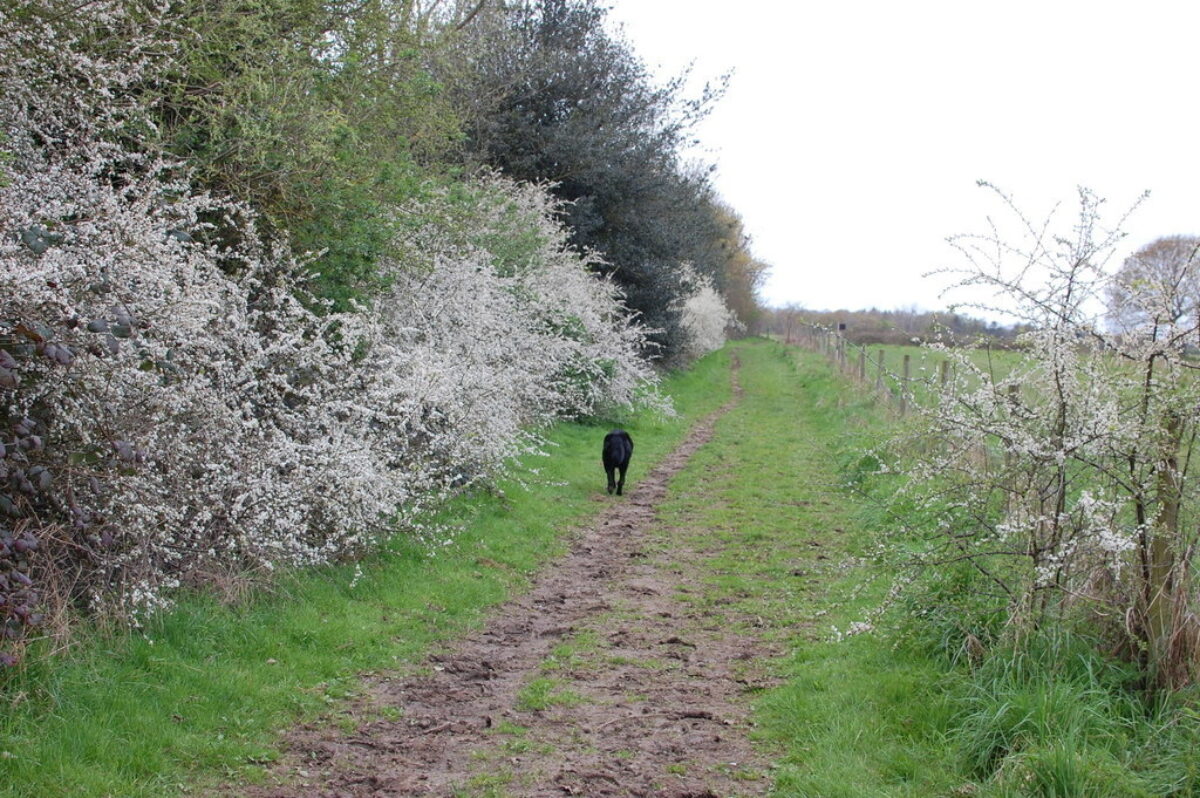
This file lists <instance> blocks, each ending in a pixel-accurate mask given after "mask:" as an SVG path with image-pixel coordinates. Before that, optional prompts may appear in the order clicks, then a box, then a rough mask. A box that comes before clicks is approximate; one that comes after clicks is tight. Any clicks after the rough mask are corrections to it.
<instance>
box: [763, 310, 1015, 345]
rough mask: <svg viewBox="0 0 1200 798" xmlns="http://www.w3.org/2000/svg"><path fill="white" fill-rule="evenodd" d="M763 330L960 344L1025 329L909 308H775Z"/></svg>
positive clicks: (1004, 337) (1000, 338)
mask: <svg viewBox="0 0 1200 798" xmlns="http://www.w3.org/2000/svg"><path fill="white" fill-rule="evenodd" d="M762 320H763V327H762V332H764V333H767V334H770V335H777V336H779V337H781V338H789V337H794V336H795V335H797V334H798V333H799V332H800V330H802V329H806V328H809V327H812V326H817V327H822V328H825V329H830V330H840V331H841V332H842V334H843V335H844V336H845V337H846V339H847V340H848V341H851V342H852V343H856V344H906V343H912V342H913V339H914V338H916V339H919V340H921V341H927V340H932V339H934V338H936V337H938V336H941V337H943V338H945V337H950V338H953V339H954V340H956V341H958V342H960V343H970V342H971V341H973V340H978V339H983V340H987V341H990V342H993V343H997V344H1001V345H1004V344H1011V343H1013V342H1014V340H1015V339H1016V336H1017V334H1018V333H1019V332H1020V331H1021V329H1022V328H1021V327H1019V326H1004V325H1001V324H999V323H997V322H995V321H986V320H984V319H977V318H973V317H971V316H965V315H963V314H961V313H951V312H948V311H939V312H928V311H918V310H915V309H908V310H879V309H878V308H871V309H870V310H805V309H803V308H796V307H785V308H771V309H769V310H765V311H763V315H762Z"/></svg>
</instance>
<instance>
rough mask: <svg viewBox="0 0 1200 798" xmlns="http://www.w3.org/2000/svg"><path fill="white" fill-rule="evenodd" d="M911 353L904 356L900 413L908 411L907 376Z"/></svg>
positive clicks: (903, 413)
mask: <svg viewBox="0 0 1200 798" xmlns="http://www.w3.org/2000/svg"><path fill="white" fill-rule="evenodd" d="M911 363H912V355H905V356H904V380H903V381H902V382H901V383H900V415H902V416H903V415H905V414H906V413H908V378H909V370H910V368H911Z"/></svg>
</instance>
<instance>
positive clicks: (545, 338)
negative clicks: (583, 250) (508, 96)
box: [0, 3, 662, 664]
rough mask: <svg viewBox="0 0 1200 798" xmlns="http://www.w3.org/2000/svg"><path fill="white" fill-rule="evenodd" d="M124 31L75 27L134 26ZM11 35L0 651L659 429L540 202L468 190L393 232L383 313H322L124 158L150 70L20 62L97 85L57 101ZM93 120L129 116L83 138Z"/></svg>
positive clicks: (56, 48) (1, 229)
mask: <svg viewBox="0 0 1200 798" xmlns="http://www.w3.org/2000/svg"><path fill="white" fill-rule="evenodd" d="M115 7H116V6H111V5H109V4H106V3H96V4H89V5H87V6H84V7H83V8H82V9H81V10H80V13H81V14H82V15H83V16H84V17H87V16H88V15H92V17H91V21H92V22H94V23H96V24H97V25H101V23H103V25H109V26H118V27H119V26H122V25H125V22H124V21H123V18H122V17H121V16H120V15H119V14H118V13H116V12H114V11H113V9H114V8H115ZM7 22H11V20H8V21H7ZM87 22H88V20H87V19H85V20H83V21H82V22H81V29H86V28H88V25H87V24H86V23H87ZM103 25H102V26H103ZM135 29H136V26H129V31H130V32H129V35H130V36H134V35H135V34H134V33H133V32H132V31H133V30H135ZM14 30H15V28H14V26H12V25H11V24H4V23H0V48H2V49H0V64H3V66H2V67H0V70H2V71H0V77H2V79H3V83H2V84H0V114H3V116H4V118H5V119H7V120H9V121H8V127H7V128H6V138H5V141H4V146H5V148H6V150H7V153H8V158H7V159H6V160H4V161H3V162H0V170H2V171H0V624H3V626H2V629H3V635H4V637H5V638H7V639H8V640H10V641H18V640H19V639H20V638H21V637H22V636H23V635H24V634H25V633H26V630H27V629H28V628H30V627H33V626H36V625H37V624H38V623H39V622H40V621H41V620H42V618H41V616H42V615H43V614H44V612H46V611H47V610H55V609H56V608H58V607H61V606H62V604H63V602H67V601H71V602H74V603H75V604H77V605H87V606H90V607H92V608H93V609H95V610H97V611H119V612H122V613H128V612H133V614H134V616H135V617H136V615H137V614H138V613H144V612H147V611H152V610H153V609H155V608H157V607H160V606H163V605H164V604H166V603H168V602H169V598H170V590H171V588H173V587H175V586H177V585H179V584H181V583H184V582H189V581H192V582H194V581H202V579H203V575H204V573H205V572H206V570H207V569H209V568H212V567H220V568H221V569H222V570H227V569H229V568H231V567H232V568H274V567H278V566H295V565H305V564H313V563H320V562H325V561H328V560H330V559H333V558H336V557H339V556H343V555H345V554H348V553H353V552H356V551H358V550H361V549H362V548H364V547H366V546H369V545H371V544H373V543H374V542H376V541H377V540H378V539H379V538H380V536H381V535H384V534H389V533H393V532H394V531H395V530H396V529H397V526H398V525H403V524H404V522H405V521H408V522H413V520H414V519H415V518H416V515H417V513H418V512H419V510H420V509H421V508H422V507H423V506H424V505H426V504H428V503H430V502H434V501H437V500H438V499H440V498H441V497H443V496H444V495H445V494H446V493H448V492H449V491H452V490H455V489H457V488H460V487H461V486H463V485H466V484H469V483H471V482H474V481H477V480H486V479H493V478H495V477H496V476H497V475H498V474H499V473H500V471H501V470H502V469H503V467H504V465H505V463H506V462H507V461H508V460H509V459H510V458H512V457H514V456H516V455H519V454H522V453H526V452H530V451H533V450H535V449H536V448H537V445H538V440H537V437H536V429H537V427H538V426H540V425H544V424H546V423H549V422H551V421H553V420H555V419H558V418H564V417H570V416H579V415H586V414H589V413H594V412H597V411H598V410H600V409H602V408H605V407H608V406H626V407H628V406H630V405H632V404H633V403H635V402H639V401H650V402H659V403H660V404H661V403H662V400H661V399H660V398H658V397H657V395H656V394H655V391H654V385H655V377H654V374H653V372H652V371H651V370H650V369H649V367H648V366H647V365H646V364H645V362H644V361H643V360H641V359H640V357H639V352H640V351H641V350H642V348H643V347H644V345H645V341H644V333H643V331H642V329H641V328H640V327H638V326H637V325H636V324H634V323H632V321H631V320H630V317H629V314H628V313H627V312H626V311H625V308H624V307H623V306H622V304H621V302H620V297H619V295H618V293H617V292H616V290H615V289H614V288H613V286H612V285H611V284H610V283H607V282H604V281H601V280H598V279H596V278H594V277H593V276H592V275H591V274H590V272H589V260H588V258H587V257H586V256H582V255H580V254H579V253H576V252H573V251H572V250H570V249H569V248H568V247H567V244H566V236H565V233H564V232H563V230H562V229H561V228H560V227H559V225H558V224H557V223H556V222H555V221H554V215H553V214H554V210H555V208H554V206H553V204H552V202H551V200H550V199H548V195H547V194H546V192H544V191H543V190H541V189H540V188H537V187H533V186H522V185H518V184H514V183H511V182H507V181H503V180H500V179H498V178H487V179H484V180H481V181H479V182H477V183H476V184H473V185H470V186H466V187H463V190H462V191H460V192H458V196H455V197H453V198H452V197H451V196H450V195H449V193H447V194H446V195H443V196H438V197H435V198H434V199H431V200H429V201H427V202H425V203H422V204H420V205H415V206H413V207H409V208H403V209H398V210H397V223H398V225H397V227H398V229H400V230H402V231H404V232H402V233H400V234H399V235H400V240H399V241H398V246H397V251H399V252H402V253H405V254H404V256H403V257H402V258H400V259H399V260H397V261H395V262H389V263H385V264H382V269H383V270H384V272H385V273H386V275H387V276H388V277H389V288H388V289H387V291H386V292H385V293H384V294H383V295H380V296H377V297H374V298H373V299H372V301H371V302H370V303H369V305H368V306H365V307H362V308H360V309H359V310H357V311H356V312H351V313H330V312H325V310H323V308H322V306H321V303H319V302H316V301H314V300H312V298H311V297H306V296H305V295H304V291H303V286H302V284H301V283H300V282H299V277H298V276H299V275H302V274H303V273H304V272H303V269H302V268H301V264H299V263H298V262H297V260H296V258H295V257H294V256H293V255H292V254H291V253H290V252H289V250H288V249H287V247H286V246H284V245H283V244H271V245H264V244H262V243H260V240H261V239H260V236H259V235H258V234H257V232H256V230H255V225H254V219H253V214H252V213H250V212H249V211H248V210H247V209H244V208H240V207H238V206H236V205H234V204H232V203H229V202H225V201H222V200H220V199H218V198H214V197H209V196H203V195H198V194H196V193H195V192H194V191H192V190H191V188H190V187H189V185H188V183H187V180H186V170H185V169H183V168H182V167H180V166H178V165H173V164H167V163H163V162H161V161H157V160H155V159H154V158H153V157H151V156H150V155H148V154H143V153H134V152H129V151H126V150H125V149H122V147H121V146H119V145H118V143H117V142H119V141H120V140H121V139H120V136H119V135H116V134H117V133H118V132H119V131H120V130H122V129H126V128H127V127H128V125H130V124H131V122H130V120H131V119H134V120H136V118H137V109H136V104H135V103H133V102H132V101H130V102H129V103H125V101H124V100H122V97H124V96H125V95H124V93H123V91H124V87H125V86H128V85H133V84H135V83H136V82H137V78H139V77H141V78H144V77H145V74H144V69H146V68H148V66H147V64H148V62H143V61H142V60H141V56H140V55H138V54H139V53H140V52H141V51H142V49H143V48H141V47H129V48H125V49H123V50H121V49H120V48H115V50H120V52H119V53H115V54H114V59H116V60H115V61H114V62H113V64H107V65H106V64H105V63H98V62H94V60H89V58H90V56H89V57H84V56H83V55H81V54H80V52H81V49H82V48H81V47H78V46H76V45H77V44H78V41H77V40H76V39H71V38H70V37H69V36H68V37H67V38H65V39H62V40H58V41H53V40H49V41H42V40H38V47H44V48H49V51H52V52H47V53H44V54H43V56H44V57H43V60H42V62H41V63H42V64H43V66H44V64H45V63H47V59H49V60H53V59H55V58H57V59H59V60H61V61H62V62H63V65H62V68H63V69H64V70H68V69H78V70H79V71H80V75H81V76H84V77H86V78H87V80H86V81H84V83H85V84H86V83H87V81H91V84H92V85H91V88H92V90H93V91H92V92H75V91H66V92H63V93H62V96H57V95H55V94H54V91H53V89H54V86H53V85H52V83H46V85H45V86H42V83H45V81H44V80H43V77H44V76H43V74H42V72H41V71H36V70H33V69H32V67H31V68H30V69H29V70H25V71H22V69H20V68H19V67H20V66H21V65H22V64H33V63H35V61H29V62H25V61H22V60H21V59H20V58H18V57H17V56H16V55H14V53H23V52H24V51H23V50H22V49H21V48H23V47H26V46H30V43H29V39H30V37H34V38H36V37H37V36H39V35H45V36H51V34H52V33H54V31H50V30H49V29H48V28H46V29H43V28H42V27H41V26H38V25H33V26H32V28H31V30H30V31H28V32H27V33H25V34H21V35H17V34H15V33H14ZM78 35H83V34H78ZM4 37H7V38H4ZM168 44H169V43H164V44H163V46H162V48H160V50H161V51H166V50H169V46H168ZM122 58H124V59H126V60H125V61H123V62H122V61H121V60H120V59H122ZM110 67H111V68H110ZM81 79H82V78H81ZM39 81H42V83H39ZM39 92H41V93H39ZM81 97H82V99H81ZM89 103H90V104H89ZM105 103H110V104H111V106H112V107H121V108H123V109H124V111H123V112H122V113H121V114H116V113H115V112H113V113H109V114H108V115H107V116H105V115H103V114H93V113H92V111H93V110H94V109H95V108H96V107H97V106H104V105H105ZM81 131H82V132H81ZM50 132H54V135H53V136H51V135H50ZM464 196H465V197H466V199H463V197H464ZM410 528H412V527H411V526H410ZM12 658H13V654H12V649H9V650H7V651H5V650H4V649H3V648H0V664H2V663H4V662H11V661H12Z"/></svg>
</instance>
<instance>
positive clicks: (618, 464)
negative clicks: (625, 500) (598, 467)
mask: <svg viewBox="0 0 1200 798" xmlns="http://www.w3.org/2000/svg"><path fill="white" fill-rule="evenodd" d="M631 457H633V438H631V437H629V433H628V432H626V431H625V430H623V429H615V430H613V431H612V432H610V433H608V434H607V435H605V436H604V449H603V450H602V452H601V459H603V461H604V471H605V472H606V473H607V474H608V492H609V493H613V492H614V491H615V492H616V494H617V495H618V496H620V495H621V494H622V492H623V491H624V490H625V471H626V469H628V468H629V459H630V458H631ZM614 472H619V474H620V479H619V480H618V479H617V474H615V473H614Z"/></svg>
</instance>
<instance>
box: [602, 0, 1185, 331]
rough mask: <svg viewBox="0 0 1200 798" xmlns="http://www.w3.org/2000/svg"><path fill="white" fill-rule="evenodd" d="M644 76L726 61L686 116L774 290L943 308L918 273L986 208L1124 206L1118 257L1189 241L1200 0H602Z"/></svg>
mask: <svg viewBox="0 0 1200 798" xmlns="http://www.w3.org/2000/svg"><path fill="white" fill-rule="evenodd" d="M610 2H611V5H612V7H613V8H612V11H611V13H610V19H611V20H613V21H615V22H619V23H621V24H622V25H623V28H624V33H625V35H626V37H627V38H628V39H629V40H630V42H631V43H632V44H633V47H634V49H635V50H636V51H637V52H638V53H639V54H640V55H641V57H642V58H643V60H644V61H645V62H646V63H647V65H648V66H650V67H651V68H652V69H655V70H656V71H658V72H659V73H660V74H663V75H668V74H677V73H679V72H680V71H681V70H682V69H683V68H684V67H685V66H686V64H687V63H688V62H689V61H694V62H695V68H694V71H695V74H696V75H697V76H698V77H700V78H713V77H716V76H718V75H720V74H722V73H724V72H728V71H731V70H732V71H733V78H732V82H731V85H730V88H729V91H728V93H727V94H726V96H725V98H724V99H723V100H722V101H721V102H720V104H719V105H718V106H717V108H716V110H715V112H714V113H713V114H712V116H711V117H710V118H709V119H708V120H707V121H706V122H705V123H704V124H703V125H702V126H701V127H700V128H699V129H698V133H699V136H700V138H701V139H702V142H703V147H704V150H705V157H706V158H707V159H708V160H710V161H713V162H715V163H716V164H717V166H718V171H717V179H716V183H717V188H718V189H719V191H720V192H721V194H722V196H723V197H724V198H725V200H726V201H727V202H728V203H729V204H730V205H732V206H733V207H734V208H735V209H736V210H737V211H738V213H739V214H740V215H741V216H742V219H743V220H744V222H745V224H746V228H747V231H748V232H749V233H750V234H751V236H752V237H753V245H752V248H753V250H754V253H755V254H756V255H757V256H758V257H759V258H760V259H762V260H764V261H766V262H768V263H770V264H771V266H772V275H771V278H770V280H769V282H768V284H767V286H766V290H765V292H764V293H765V299H766V300H767V302H768V303H769V304H772V305H782V304H786V303H793V302H794V303H797V304H799V305H802V306H804V307H808V308H813V309H839V308H846V309H856V308H864V307H880V308H885V309H890V308H899V307H909V306H914V305H915V306H917V307H920V308H922V309H929V310H934V309H939V308H942V307H944V306H945V305H946V301H945V300H942V299H939V297H938V294H939V291H940V288H941V284H940V283H938V282H937V280H936V279H926V278H923V277H922V274H923V273H925V272H927V271H929V270H930V269H931V268H934V267H938V266H945V265H953V264H955V263H957V260H956V258H955V253H954V251H953V250H952V249H951V248H950V246H949V245H947V244H946V243H945V238H946V237H947V236H950V235H953V234H956V233H974V232H982V231H983V229H984V226H985V224H986V215H987V214H988V213H992V212H997V211H998V206H997V205H996V204H995V202H994V201H993V200H992V199H990V198H989V196H988V195H987V193H986V192H985V190H984V189H981V188H978V187H977V186H976V185H975V182H976V181H977V180H979V179H985V180H988V181H990V182H992V183H995V184H996V185H998V186H999V187H1001V188H1003V189H1004V190H1006V191H1007V192H1008V193H1010V194H1012V195H1013V196H1014V198H1015V199H1016V201H1017V204H1018V205H1019V206H1020V207H1021V208H1022V209H1024V210H1025V211H1026V213H1027V214H1028V215H1031V216H1034V217H1037V218H1039V219H1040V218H1042V217H1044V216H1045V215H1046V213H1048V212H1049V210H1050V209H1051V208H1052V207H1053V205H1054V204H1055V203H1056V202H1058V201H1062V202H1063V209H1062V211H1061V212H1063V213H1065V214H1067V217H1066V218H1068V219H1069V216H1070V214H1071V213H1072V212H1073V211H1074V210H1075V209H1076V208H1077V207H1078V206H1077V204H1076V202H1075V198H1076V196H1077V192H1076V187H1077V186H1080V185H1084V186H1088V187H1090V188H1092V189H1094V190H1095V191H1096V192H1097V193H1099V194H1100V195H1101V196H1103V197H1106V198H1107V199H1108V200H1109V204H1110V206H1111V207H1112V209H1113V213H1114V214H1116V212H1117V210H1125V209H1126V208H1127V207H1128V206H1129V205H1130V204H1132V203H1133V202H1134V201H1135V200H1136V199H1137V197H1138V196H1139V195H1140V194H1141V192H1142V191H1144V190H1147V189H1148V190H1150V192H1151V196H1150V198H1149V200H1148V201H1147V202H1146V203H1145V204H1144V205H1143V206H1142V207H1141V209H1140V210H1139V211H1138V212H1137V213H1136V214H1135V215H1134V216H1133V217H1132V219H1131V220H1130V223H1129V224H1127V225H1126V228H1125V229H1126V230H1127V231H1128V232H1129V238H1128V242H1129V246H1128V250H1129V251H1130V252H1132V251H1133V250H1134V249H1136V248H1138V247H1139V246H1142V245H1144V244H1146V243H1149V242H1150V241H1152V240H1153V239H1155V238H1157V237H1159V236H1162V235H1171V234H1200V124H1198V122H1200V3H1196V2H1185V1H1184V0H1179V1H1178V2H1157V1H1153V0H1152V1H1151V2H1146V1H1145V0H1141V1H1139V2H1133V0H1130V2H1108V1H1107V0H1091V2H1079V1H1078V0H1040V1H1039V2H1030V1H1029V0H1002V1H1001V0H992V2H971V0H947V1H946V2H932V1H930V0H910V1H909V2H904V3H900V2H894V1H888V0H865V1H859V2H837V1H836V0H822V2H807V1H806V0H800V1H799V2H781V1H780V0H739V2H729V1H728V0H610Z"/></svg>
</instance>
